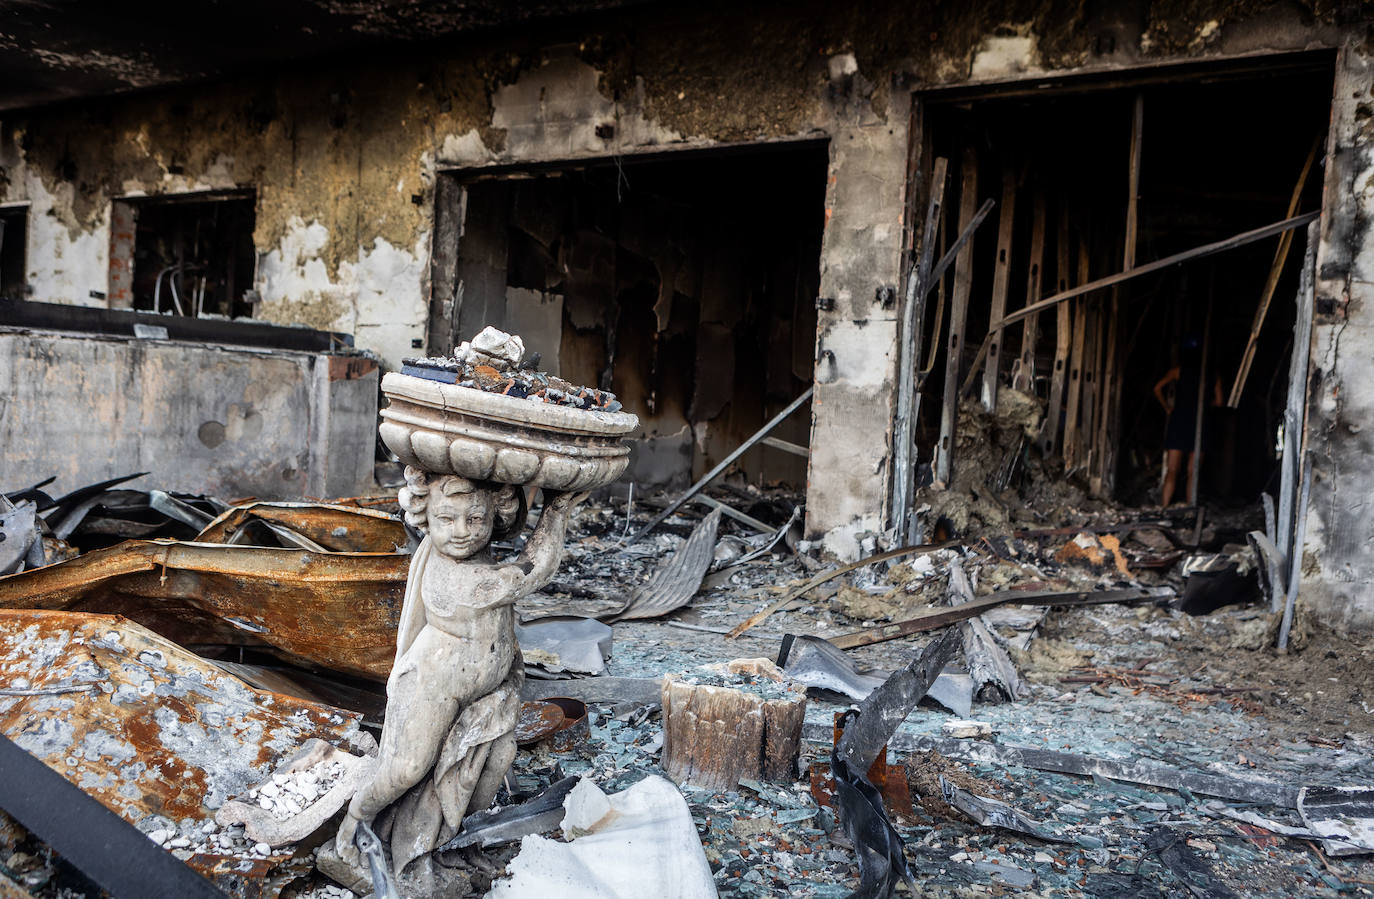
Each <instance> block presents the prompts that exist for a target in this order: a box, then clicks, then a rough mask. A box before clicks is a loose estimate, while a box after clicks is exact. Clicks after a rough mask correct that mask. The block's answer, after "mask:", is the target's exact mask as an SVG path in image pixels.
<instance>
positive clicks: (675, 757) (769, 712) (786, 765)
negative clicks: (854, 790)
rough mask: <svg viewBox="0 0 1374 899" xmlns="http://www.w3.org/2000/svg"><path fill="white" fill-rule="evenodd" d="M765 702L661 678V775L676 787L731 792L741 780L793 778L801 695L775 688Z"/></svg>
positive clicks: (735, 691)
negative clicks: (775, 695) (686, 785)
mask: <svg viewBox="0 0 1374 899" xmlns="http://www.w3.org/2000/svg"><path fill="white" fill-rule="evenodd" d="M771 692H775V693H776V692H780V693H782V694H783V698H781V699H770V698H767V697H766V696H764V695H761V694H760V693H758V692H750V691H749V690H748V689H740V688H737V687H731V686H714V685H709V684H692V683H687V682H685V681H683V680H680V679H678V678H677V677H675V676H674V675H671V674H670V675H666V676H665V677H664V678H663V770H664V771H666V772H667V773H668V776H669V777H671V778H673V780H675V781H677V782H678V783H691V784H694V785H696V786H699V787H702V788H704V789H708V790H716V791H723V790H733V789H734V788H735V787H737V786H739V781H740V778H751V779H754V780H763V781H773V782H777V783H787V782H791V781H794V780H796V778H797V756H798V753H799V752H800V751H801V733H802V719H803V718H804V717H805V716H806V693H805V691H803V690H798V689H795V688H788V687H782V686H780V685H779V686H777V687H776V688H774V690H772V691H771Z"/></svg>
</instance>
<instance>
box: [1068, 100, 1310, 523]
mask: <svg viewBox="0 0 1374 899" xmlns="http://www.w3.org/2000/svg"><path fill="white" fill-rule="evenodd" d="M1144 132H1145V95H1144V94H1143V93H1137V94H1136V95H1135V109H1134V114H1133V115H1132V117H1131V142H1130V149H1129V151H1128V154H1127V160H1126V233H1125V237H1124V240H1123V248H1122V258H1121V270H1122V271H1123V272H1129V271H1130V270H1131V269H1133V268H1135V254H1136V243H1137V239H1138V238H1137V234H1138V226H1139V208H1140V163H1141V147H1142V144H1143V141H1144ZM1285 233H1286V232H1285ZM1108 307H1109V314H1110V316H1111V318H1110V323H1109V324H1108V326H1107V344H1106V356H1107V361H1106V370H1105V371H1104V372H1103V373H1102V378H1101V390H1100V393H1101V394H1102V412H1101V414H1100V416H1099V421H1098V436H1097V445H1098V450H1099V452H1098V455H1097V459H1098V465H1097V472H1096V474H1095V475H1094V476H1092V477H1091V478H1090V479H1089V483H1090V484H1091V486H1092V489H1093V493H1095V494H1096V495H1097V496H1111V495H1112V493H1113V492H1115V490H1116V444H1117V440H1118V438H1119V434H1118V431H1119V430H1120V427H1119V418H1120V412H1121V387H1122V385H1121V378H1120V377H1119V376H1118V373H1117V370H1116V369H1117V362H1118V361H1119V360H1120V358H1121V350H1120V346H1119V343H1120V341H1119V337H1120V333H1121V294H1120V287H1119V286H1118V287H1114V288H1112V295H1111V299H1110V300H1109V301H1108Z"/></svg>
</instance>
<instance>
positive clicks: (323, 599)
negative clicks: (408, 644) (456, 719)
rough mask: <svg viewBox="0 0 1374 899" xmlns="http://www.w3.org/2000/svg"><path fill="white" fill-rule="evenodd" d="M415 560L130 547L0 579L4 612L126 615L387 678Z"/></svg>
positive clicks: (203, 637)
mask: <svg viewBox="0 0 1374 899" xmlns="http://www.w3.org/2000/svg"><path fill="white" fill-rule="evenodd" d="M409 563H410V556H408V555H405V554H402V553H315V552H307V551H304V550H299V549H272V548H266V547H254V546H225V545H221V544H210V543H183V542H179V541H175V540H155V541H140V540H130V541H126V542H124V543H121V544H119V545H118V546H113V547H110V548H108V549H102V550H96V551H94V552H90V553H87V554H86V555H83V556H80V557H78V558H76V559H71V560H69V561H67V562H62V563H59V564H56V565H49V566H47V567H44V568H35V569H33V570H32V571H25V572H21V573H20V574H14V575H10V576H8V577H3V578H0V609H48V610H65V611H82V612H97V613H109V614H119V615H123V616H125V617H127V618H130V619H132V620H134V621H137V622H139V623H140V624H143V625H145V626H146V627H148V628H150V629H151V630H154V631H156V632H157V633H159V634H162V635H163V636H164V637H167V638H168V639H171V640H175V641H176V642H178V643H192V644H194V643H228V644H231V645H244V646H264V647H269V648H271V649H273V650H274V651H276V652H277V653H278V654H279V655H281V656H283V657H285V658H287V659H290V660H293V661H298V662H305V663H308V664H311V665H317V666H320V667H324V668H329V669H332V670H334V671H339V672H344V673H347V674H353V675H357V676H359V677H365V678H369V679H372V680H385V679H386V676H387V674H388V673H389V672H390V670H391V662H392V658H393V656H394V655H395V651H396V647H395V639H396V626H397V622H398V620H399V618H400V611H401V601H402V598H403V595H404V593H405V580H406V570H407V567H408V565H409Z"/></svg>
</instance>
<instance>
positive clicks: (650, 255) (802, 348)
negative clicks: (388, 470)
mask: <svg viewBox="0 0 1374 899" xmlns="http://www.w3.org/2000/svg"><path fill="white" fill-rule="evenodd" d="M827 166H828V154H827V149H826V143H825V142H824V141H816V142H804V143H793V144H770V145H761V146H758V147H750V148H739V149H731V150H728V151H727V150H720V151H701V152H697V151H680V152H674V153H666V154H660V155H655V156H653V157H646V158H618V159H600V160H593V161H588V162H579V163H576V164H561V165H550V166H542V167H539V168H534V169H529V168H527V169H522V170H518V171H501V172H495V173H492V172H453V173H448V174H446V175H444V176H443V177H442V178H441V180H440V183H439V191H438V194H439V196H438V202H437V212H436V223H435V233H436V244H435V251H434V260H435V262H434V269H433V289H434V295H435V298H436V308H438V309H440V310H441V311H440V313H439V314H438V315H435V316H433V317H432V318H431V334H430V346H431V352H435V353H442V352H448V351H449V350H450V349H451V348H452V347H453V346H454V345H456V344H457V343H458V342H460V341H462V340H467V339H470V338H471V337H473V336H474V335H475V334H476V333H477V332H479V331H481V330H482V328H484V327H486V326H488V325H494V326H496V327H498V328H501V329H502V330H506V331H510V332H513V333H518V334H520V335H521V336H522V337H523V338H524V340H525V345H526V348H527V349H528V350H530V351H535V352H538V353H540V356H541V359H540V362H539V366H540V368H542V369H544V370H546V371H549V372H551V373H554V374H557V375H559V376H560V377H562V378H565V379H567V380H569V381H572V382H573V383H578V384H587V385H592V386H596V387H599V388H601V389H604V390H610V391H612V392H614V393H615V394H616V395H617V396H618V397H619V399H620V401H621V402H622V403H623V404H624V407H625V409H626V410H627V411H629V412H633V413H635V414H636V415H638V416H639V417H640V421H641V427H642V437H641V439H640V440H639V441H638V446H637V447H636V453H635V458H634V462H633V466H632V468H631V470H630V475H629V476H630V477H631V478H632V479H633V480H634V481H635V482H636V483H637V484H640V485H641V486H652V487H676V486H681V485H684V484H687V483H689V482H691V481H693V480H695V479H696V478H697V477H699V476H700V475H701V474H703V473H704V472H705V471H707V470H708V469H709V468H711V467H712V466H713V465H715V464H716V463H717V462H719V461H720V460H721V459H723V458H724V457H725V456H726V455H728V454H729V453H730V452H731V451H733V450H734V449H735V448H736V447H738V446H739V445H740V444H741V443H743V442H744V440H746V439H747V438H748V437H749V436H751V435H752V434H753V433H754V432H755V431H757V430H758V429H759V428H760V427H761V426H762V425H763V424H764V423H765V422H767V421H768V420H769V419H770V418H772V417H773V416H774V415H775V414H777V413H778V412H779V411H781V410H782V409H783V408H785V407H786V406H787V405H788V404H789V403H790V402H791V401H792V400H794V399H796V397H797V396H798V395H800V394H801V393H803V392H804V391H805V390H806V389H807V387H809V386H810V384H811V380H812V368H813V358H814V353H815V339H816V305H815V303H816V296H817V292H818V288H819V281H820V262H819V260H820V244H821V230H822V227H823V225H824V216H825V212H824V201H825V180H826V172H827ZM460 235H461V236H460ZM806 411H807V410H798V413H797V414H793V415H792V416H790V417H789V418H788V420H786V421H785V422H783V424H782V425H780V426H779V427H778V429H776V430H775V431H774V432H773V435H772V438H773V439H771V440H770V441H769V442H768V443H767V444H766V445H765V444H760V445H759V446H757V447H755V448H753V449H751V450H750V451H749V452H748V453H746V454H745V455H744V456H743V457H741V458H740V460H739V462H738V466H739V469H740V471H742V472H743V474H744V476H745V477H746V478H747V479H748V481H749V483H752V484H756V485H760V486H772V485H777V486H786V487H792V488H801V487H803V486H804V485H805V481H806V449H805V447H806V445H807V444H808V443H809V427H810V416H809V415H808V414H805V412H806Z"/></svg>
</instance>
